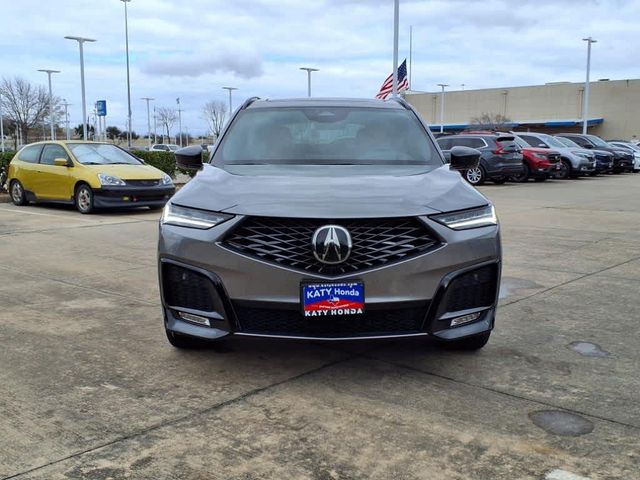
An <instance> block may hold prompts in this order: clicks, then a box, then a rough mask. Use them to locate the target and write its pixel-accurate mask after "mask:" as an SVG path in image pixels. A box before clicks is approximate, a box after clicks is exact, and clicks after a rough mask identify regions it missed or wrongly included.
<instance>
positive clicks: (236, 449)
mask: <svg viewBox="0 0 640 480" xmlns="http://www.w3.org/2000/svg"><path fill="white" fill-rule="evenodd" d="M482 191H483V193H485V194H486V195H488V196H489V197H490V198H491V199H492V200H493V201H494V202H495V203H496V207H497V210H498V214H499V216H500V219H501V221H502V228H503V241H504V254H505V258H504V269H503V289H502V292H501V297H502V298H501V308H500V310H499V313H498V324H497V329H496V330H495V332H494V335H493V336H492V339H491V341H490V343H489V344H488V345H487V347H485V349H483V350H482V351H481V352H478V353H475V354H469V353H459V352H452V351H447V350H442V349H440V348H438V347H436V346H434V345H431V344H430V343H428V342H425V341H424V340H420V341H418V340H411V341H377V342H374V343H357V342H355V343H339V344H338V343H332V344H326V343H313V342H294V341H268V340H248V339H237V340H236V339H234V340H230V341H225V342H224V343H222V344H221V345H219V346H217V347H214V348H211V349H205V350H197V351H178V350H175V349H173V348H172V347H170V346H169V344H168V343H167V342H166V340H165V338H164V332H163V331H162V325H161V322H162V320H161V312H160V308H159V301H158V289H157V279H156V265H155V242H156V238H157V237H156V235H157V217H158V214H157V213H150V212H146V211H139V212H126V213H112V212H108V213H101V214H98V215H93V216H81V215H80V214H78V213H76V212H75V211H73V210H72V209H70V208H66V207H44V206H30V207H21V208H18V207H15V206H13V205H10V204H2V205H0V242H2V243H1V244H0V245H1V246H0V273H1V274H2V275H3V280H2V282H0V302H1V303H0V305H2V308H0V342H1V343H2V348H1V349H0V366H1V367H2V368H0V385H2V390H1V392H0V432H1V434H0V479H1V478H20V479H71V478H73V479H75V478H91V479H107V478H113V479H119V478H132V479H138V478H150V479H151V478H153V479H164V478H188V479H209V478H220V479H229V478H234V479H235V478H237V479H240V478H242V479H252V478H256V479H257V478H296V479H297V478H300V479H307V478H309V479H342V478H355V479H360V478H362V479H369V478H379V479H387V478H397V479H413V478H425V479H467V478H473V479H522V478H526V479H529V478H530V479H545V478H549V479H563V478H564V479H569V480H570V479H572V478H573V479H574V480H577V479H580V478H589V479H612V478H624V479H634V478H640V375H638V370H639V367H640V349H638V331H639V329H638V324H639V320H640V308H639V307H640V299H639V296H638V291H639V289H640V239H639V237H638V235H639V232H640V210H639V209H638V199H640V193H639V192H640V175H623V176H608V177H603V178H588V179H581V180H576V181H564V182H561V181H554V182H546V183H544V184H534V183H530V184H526V185H513V184H507V185H503V186H486V187H482ZM558 412H560V413H558Z"/></svg>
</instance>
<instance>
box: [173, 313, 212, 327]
mask: <svg viewBox="0 0 640 480" xmlns="http://www.w3.org/2000/svg"><path fill="white" fill-rule="evenodd" d="M178 316H179V317H180V318H181V319H183V320H186V321H187V322H192V323H197V324H198V325H206V326H207V327H210V326H211V322H210V321H209V319H208V318H207V317H203V316H202V315H194V314H193V313H187V312H178Z"/></svg>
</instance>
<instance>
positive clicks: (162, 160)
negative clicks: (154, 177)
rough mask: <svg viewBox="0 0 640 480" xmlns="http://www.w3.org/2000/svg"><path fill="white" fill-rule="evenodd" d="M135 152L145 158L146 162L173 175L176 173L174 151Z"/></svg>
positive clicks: (139, 156)
mask: <svg viewBox="0 0 640 480" xmlns="http://www.w3.org/2000/svg"><path fill="white" fill-rule="evenodd" d="M133 154H134V155H135V156H136V157H138V158H141V159H142V160H144V161H145V163H146V164H148V165H151V166H152V167H156V168H158V169H160V170H162V171H163V172H164V173H166V174H167V175H171V176H172V177H173V176H174V175H175V173H176V156H175V155H174V154H173V153H172V152H147V151H144V150H139V151H135V152H133Z"/></svg>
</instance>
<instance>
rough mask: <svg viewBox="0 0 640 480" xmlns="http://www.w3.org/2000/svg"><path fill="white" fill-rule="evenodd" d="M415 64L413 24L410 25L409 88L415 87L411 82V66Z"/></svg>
mask: <svg viewBox="0 0 640 480" xmlns="http://www.w3.org/2000/svg"><path fill="white" fill-rule="evenodd" d="M412 64H413V25H409V90H411V88H412V87H413V83H411V67H412Z"/></svg>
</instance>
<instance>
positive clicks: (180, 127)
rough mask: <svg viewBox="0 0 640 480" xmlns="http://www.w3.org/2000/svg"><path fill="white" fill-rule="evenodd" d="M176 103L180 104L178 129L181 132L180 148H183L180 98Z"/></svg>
mask: <svg viewBox="0 0 640 480" xmlns="http://www.w3.org/2000/svg"><path fill="white" fill-rule="evenodd" d="M176 103H177V104H178V129H179V130H180V146H182V109H181V108H180V97H178V98H176ZM169 140H171V139H169Z"/></svg>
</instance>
